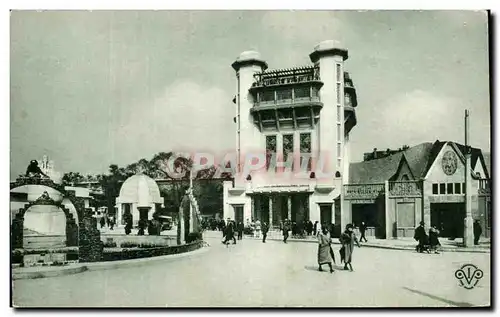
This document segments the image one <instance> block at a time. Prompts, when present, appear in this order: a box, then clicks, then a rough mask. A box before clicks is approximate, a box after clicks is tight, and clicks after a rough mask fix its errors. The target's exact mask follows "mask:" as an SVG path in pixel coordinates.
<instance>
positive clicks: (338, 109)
mask: <svg viewBox="0 0 500 317" xmlns="http://www.w3.org/2000/svg"><path fill="white" fill-rule="evenodd" d="M337 122H342V107H341V106H340V105H339V106H337Z"/></svg>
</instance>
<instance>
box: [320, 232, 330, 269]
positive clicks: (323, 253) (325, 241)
mask: <svg viewBox="0 0 500 317" xmlns="http://www.w3.org/2000/svg"><path fill="white" fill-rule="evenodd" d="M331 245H332V238H331V237H330V234H329V233H328V230H326V228H323V231H322V232H320V233H319V234H318V265H319V271H323V268H322V266H323V264H328V266H329V267H330V273H333V266H332V261H333V260H332V254H331Z"/></svg>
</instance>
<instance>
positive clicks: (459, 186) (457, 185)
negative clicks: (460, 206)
mask: <svg viewBox="0 0 500 317" xmlns="http://www.w3.org/2000/svg"><path fill="white" fill-rule="evenodd" d="M461 189H462V186H461V185H460V183H455V194H462V191H461Z"/></svg>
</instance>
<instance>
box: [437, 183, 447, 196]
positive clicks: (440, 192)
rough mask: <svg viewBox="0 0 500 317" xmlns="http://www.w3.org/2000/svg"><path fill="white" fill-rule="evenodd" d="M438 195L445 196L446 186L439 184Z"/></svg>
mask: <svg viewBox="0 0 500 317" xmlns="http://www.w3.org/2000/svg"><path fill="white" fill-rule="evenodd" d="M439 194H440V195H445V194H446V184H439Z"/></svg>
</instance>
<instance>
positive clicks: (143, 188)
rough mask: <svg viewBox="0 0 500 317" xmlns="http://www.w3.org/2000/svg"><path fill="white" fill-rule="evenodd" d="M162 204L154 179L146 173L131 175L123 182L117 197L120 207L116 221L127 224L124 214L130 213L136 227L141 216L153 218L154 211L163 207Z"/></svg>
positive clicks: (118, 206)
mask: <svg viewBox="0 0 500 317" xmlns="http://www.w3.org/2000/svg"><path fill="white" fill-rule="evenodd" d="M161 204H163V198H162V197H161V196H160V189H159V188H158V185H157V184H156V182H155V181H154V179H152V178H151V177H149V176H147V175H144V174H137V175H134V176H131V177H129V178H127V180H126V181H125V182H124V183H123V185H122V187H121V189H120V195H119V196H118V197H117V199H116V206H117V208H118V211H117V215H116V216H117V219H116V223H117V225H125V222H124V217H123V215H124V214H126V213H130V214H132V223H133V226H134V227H135V226H137V224H138V222H139V219H140V218H143V219H148V220H149V219H152V217H153V213H154V212H155V211H157V210H158V209H159V208H160V207H161ZM141 215H142V217H141Z"/></svg>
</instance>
